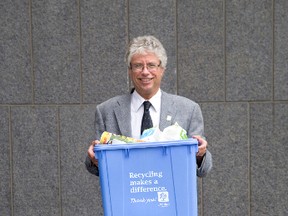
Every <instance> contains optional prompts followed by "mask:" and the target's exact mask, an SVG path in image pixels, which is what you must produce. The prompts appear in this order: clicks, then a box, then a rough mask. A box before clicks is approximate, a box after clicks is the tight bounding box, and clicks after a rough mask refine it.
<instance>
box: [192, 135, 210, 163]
mask: <svg viewBox="0 0 288 216" xmlns="http://www.w3.org/2000/svg"><path fill="white" fill-rule="evenodd" d="M193 138H194V139H197V141H198V152H197V154H196V158H197V165H198V167H200V166H201V164H202V161H203V157H204V155H205V154H206V150H207V147H208V143H207V141H206V140H205V139H204V138H203V137H201V136H200V135H195V136H193Z"/></svg>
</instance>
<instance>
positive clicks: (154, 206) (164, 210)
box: [94, 139, 198, 216]
mask: <svg viewBox="0 0 288 216" xmlns="http://www.w3.org/2000/svg"><path fill="white" fill-rule="evenodd" d="M197 150H198V142H197V140H195V139H188V140H180V141H168V142H151V143H135V144H120V145H117V144H115V145H96V146H95V147H94V151H95V153H96V154H95V155H96V158H97V159H98V163H99V172H100V184H101V192H102V201H103V207H104V215H105V216H197V178H196V152H197Z"/></svg>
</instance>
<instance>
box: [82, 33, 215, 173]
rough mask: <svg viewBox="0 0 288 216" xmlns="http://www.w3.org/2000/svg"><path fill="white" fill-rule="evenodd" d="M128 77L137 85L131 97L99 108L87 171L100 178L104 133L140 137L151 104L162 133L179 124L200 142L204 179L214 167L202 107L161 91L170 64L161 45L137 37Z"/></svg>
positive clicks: (130, 49)
mask: <svg viewBox="0 0 288 216" xmlns="http://www.w3.org/2000/svg"><path fill="white" fill-rule="evenodd" d="M126 62H127V65H128V69H129V76H130V79H131V80H132V83H133V85H134V90H133V91H132V93H130V94H125V95H121V96H116V97H114V98H111V99H109V100H108V101H106V102H103V103H102V104H100V105H98V106H97V107H96V113H95V133H96V138H97V139H98V140H94V141H92V142H91V145H90V147H89V149H88V156H87V158H86V162H85V164H86V167H87V170H88V171H89V172H91V173H93V174H95V175H99V173H98V167H97V160H96V159H95V155H94V152H93V148H94V145H96V144H99V139H100V136H101V134H102V133H103V132H104V131H108V132H111V133H115V134H119V135H124V136H128V137H133V138H137V139H138V138H140V135H141V122H142V116H143V113H144V105H143V102H144V101H149V102H150V104H151V105H150V108H148V109H149V114H150V116H149V118H150V123H151V124H152V125H153V126H158V127H159V128H160V130H163V129H164V128H166V127H168V126H170V125H173V124H175V123H176V122H177V123H178V124H179V125H180V126H181V127H182V128H184V129H185V130H186V131H187V135H188V137H193V138H196V139H197V140H198V142H199V144H198V153H197V156H196V157H197V165H198V169H197V176H198V177H203V176H206V175H207V173H208V172H209V171H210V169H211V168H212V156H211V153H210V152H209V151H208V150H207V145H208V143H207V141H206V140H205V138H204V137H203V136H204V124H203V117H202V112H201V109H200V106H199V105H198V104H197V103H195V102H194V101H191V100H190V99H187V98H184V97H181V96H178V95H172V94H168V93H166V92H164V91H162V90H161V89H160V85H161V80H162V77H163V75H164V72H165V68H166V64H167V55H166V51H165V49H164V47H163V46H162V44H161V42H160V41H159V40H158V39H157V38H155V37H153V36H143V37H137V38H134V39H133V40H132V41H131V42H130V44H129V46H128V50H127V53H126Z"/></svg>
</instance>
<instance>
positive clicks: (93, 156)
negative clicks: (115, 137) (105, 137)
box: [88, 140, 100, 166]
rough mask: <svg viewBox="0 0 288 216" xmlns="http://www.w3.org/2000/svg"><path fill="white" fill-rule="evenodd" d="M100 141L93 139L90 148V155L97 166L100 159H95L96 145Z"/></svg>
mask: <svg viewBox="0 0 288 216" xmlns="http://www.w3.org/2000/svg"><path fill="white" fill-rule="evenodd" d="M99 143H100V142H99V140H93V141H92V142H91V144H90V146H89V148H88V156H89V158H90V159H91V161H92V162H93V164H95V165H96V166H98V160H96V159H95V153H94V146H95V145H97V144H99Z"/></svg>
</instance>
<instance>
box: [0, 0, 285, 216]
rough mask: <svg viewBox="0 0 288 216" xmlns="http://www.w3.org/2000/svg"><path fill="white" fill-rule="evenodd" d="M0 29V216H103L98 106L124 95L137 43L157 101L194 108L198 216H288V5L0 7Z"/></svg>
mask: <svg viewBox="0 0 288 216" xmlns="http://www.w3.org/2000/svg"><path fill="white" fill-rule="evenodd" d="M0 18H1V31H0V36H1V46H0V50H1V52H0V56H1V57H0V61H1V62H0V75H1V79H0V128H1V130H0V149H1V150H0V172H1V175H0V182H1V185H0V215H11V216H25V215H27V216H31V215H41V216H46V215H47V216H48V215H49V216H50V215H63V216H65V215H69V216H72V215H74V216H79V215H81V216H86V215H93V216H95V215H99V216H100V215H103V211H102V206H101V196H100V186H99V180H98V178H97V177H95V176H92V175H90V174H89V173H88V172H87V171H86V169H85V167H84V163H83V161H84V159H85V156H86V151H87V147H88V144H89V142H90V140H91V139H92V138H93V121H94V111H95V106H96V105H97V104H99V103H101V102H103V101H104V100H106V99H108V98H110V97H113V96H115V95H118V94H122V93H125V92H127V91H128V90H129V88H130V81H129V78H128V76H127V68H126V65H125V63H124V54H125V46H126V44H127V42H128V41H129V39H131V38H133V37H135V36H139V35H146V34H152V35H155V36H156V37H157V38H159V39H160V40H161V41H162V42H163V45H164V46H165V48H166V49H167V53H168V67H167V70H166V75H165V77H164V80H163V83H162V84H163V85H162V89H163V90H165V91H167V92H170V93H175V94H179V95H182V96H185V97H188V98H190V99H192V100H195V101H196V102H198V103H199V104H200V105H201V107H202V111H203V115H204V120H205V129H206V136H207V138H208V141H209V149H210V151H211V152H212V154H213V159H214V167H213V170H212V172H211V173H210V175H209V176H208V177H207V178H205V179H199V180H198V196H199V205H198V212H199V215H203V216H204V215H205V216H208V215H211V216H215V215H217V216H219V215H223V216H226V215H229V216H230V215H239V216H243V215H251V216H256V215H277V216H278V215H279V216H280V215H287V214H288V196H287V194H288V188H287V186H286V184H287V182H288V177H287V176H288V175H287V173H288V166H287V163H288V157H287V152H288V60H287V59H288V46H287V44H288V36H287V35H288V25H287V23H288V22H287V20H288V1H286V0H274V1H272V0H253V1H248V0H241V1H238V0H237V1H236V0H231V1H230V0H203V1H198V0H179V1H177V0H159V1H157V0H156V1H155V0H145V1H144V0H118V1H116V0H82V1H80V0H49V1H47V0H38V1H32V0H18V1H17V0H14V1H11V0H1V3H0ZM180 216H182V215H180Z"/></svg>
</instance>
